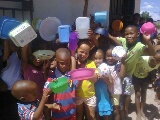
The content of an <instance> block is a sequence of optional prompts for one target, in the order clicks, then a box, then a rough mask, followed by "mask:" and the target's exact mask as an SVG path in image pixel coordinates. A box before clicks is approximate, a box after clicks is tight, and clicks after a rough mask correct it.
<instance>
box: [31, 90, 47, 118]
mask: <svg viewBox="0 0 160 120" xmlns="http://www.w3.org/2000/svg"><path fill="white" fill-rule="evenodd" d="M49 93H50V91H49V90H48V89H46V90H44V91H43V96H42V99H41V101H40V104H39V106H38V108H37V110H36V111H35V112H34V114H33V119H32V120H39V119H40V118H41V117H42V114H43V110H44V107H45V103H46V102H47V100H48V97H49Z"/></svg>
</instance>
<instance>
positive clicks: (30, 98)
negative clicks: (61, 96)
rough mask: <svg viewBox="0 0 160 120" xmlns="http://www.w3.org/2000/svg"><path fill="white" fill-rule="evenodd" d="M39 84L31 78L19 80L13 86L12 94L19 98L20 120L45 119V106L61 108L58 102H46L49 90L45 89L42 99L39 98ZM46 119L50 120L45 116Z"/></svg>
mask: <svg viewBox="0 0 160 120" xmlns="http://www.w3.org/2000/svg"><path fill="white" fill-rule="evenodd" d="M37 88H38V86H37V84H36V83H35V82H33V81H29V80H18V81H16V82H15V83H14V84H13V86H12V91H11V92H12V95H13V96H14V97H15V98H16V99H18V100H19V102H18V114H19V117H20V120H32V119H33V120H34V119H35V120H44V115H43V111H44V109H45V107H49V106H50V107H52V108H53V109H59V105H57V104H55V103H54V104H52V105H49V104H46V102H47V100H48V97H49V91H48V90H45V91H44V92H43V96H42V99H41V101H40V102H39V100H37V97H38V96H37V95H38V94H37V92H38V91H37ZM45 119H46V120H50V119H48V118H46V117H45Z"/></svg>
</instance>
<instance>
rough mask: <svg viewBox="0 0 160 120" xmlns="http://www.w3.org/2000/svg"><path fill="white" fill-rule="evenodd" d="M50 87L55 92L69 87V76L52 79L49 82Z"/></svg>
mask: <svg viewBox="0 0 160 120" xmlns="http://www.w3.org/2000/svg"><path fill="white" fill-rule="evenodd" d="M49 87H50V89H51V90H52V92H54V93H61V92H63V91H65V90H66V89H67V88H68V78H66V77H59V78H57V79H56V81H52V82H51V83H50V84H49Z"/></svg>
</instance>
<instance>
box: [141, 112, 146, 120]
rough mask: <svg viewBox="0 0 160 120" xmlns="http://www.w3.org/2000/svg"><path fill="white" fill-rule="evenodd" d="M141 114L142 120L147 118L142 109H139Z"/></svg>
mask: <svg viewBox="0 0 160 120" xmlns="http://www.w3.org/2000/svg"><path fill="white" fill-rule="evenodd" d="M141 116H142V117H143V119H144V120H147V117H146V116H145V114H144V112H143V111H141Z"/></svg>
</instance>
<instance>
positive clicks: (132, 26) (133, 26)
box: [125, 25, 139, 32]
mask: <svg viewBox="0 0 160 120" xmlns="http://www.w3.org/2000/svg"><path fill="white" fill-rule="evenodd" d="M129 27H131V28H135V29H136V31H137V32H138V31H139V30H138V27H136V26H135V25H128V26H127V27H126V28H125V29H127V28H129Z"/></svg>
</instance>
